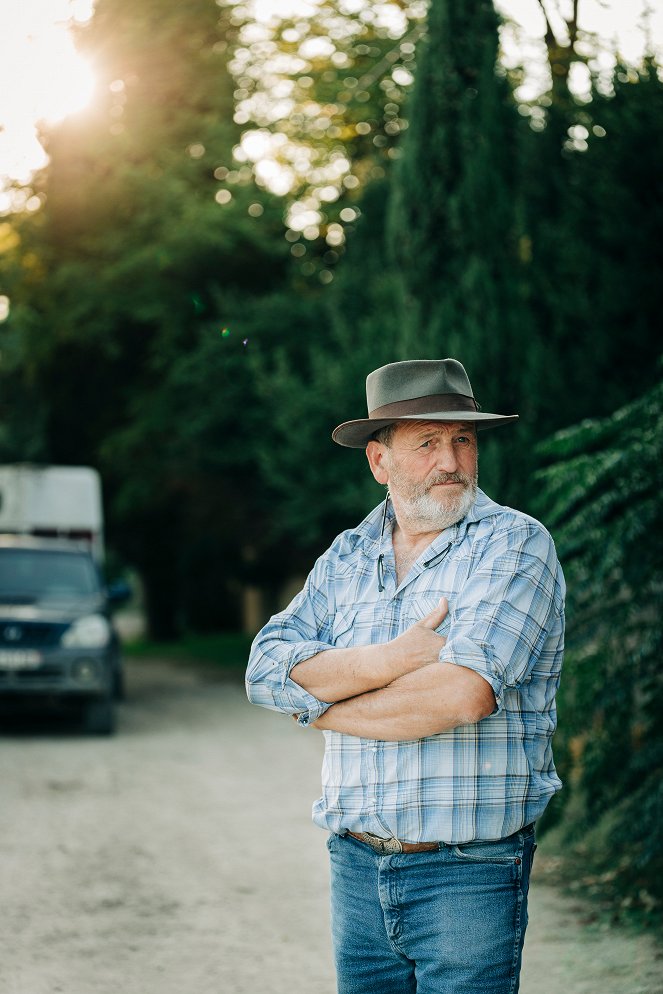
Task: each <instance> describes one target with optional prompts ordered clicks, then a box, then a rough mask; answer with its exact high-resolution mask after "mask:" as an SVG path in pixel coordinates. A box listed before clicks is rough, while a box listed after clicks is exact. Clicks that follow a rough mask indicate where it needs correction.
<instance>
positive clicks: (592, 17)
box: [0, 0, 663, 211]
mask: <svg viewBox="0 0 663 994" xmlns="http://www.w3.org/2000/svg"><path fill="white" fill-rule="evenodd" d="M371 2H372V3H374V4H375V3H376V0H371ZM546 2H547V6H548V9H549V11H550V16H551V18H552V19H553V23H554V25H555V26H556V27H558V26H559V24H560V21H559V18H557V19H555V17H554V12H555V9H556V7H557V5H558V4H559V5H561V7H562V9H564V5H568V6H570V2H571V0H546ZM496 4H497V6H498V8H499V9H500V11H501V12H503V13H504V14H506V15H508V16H509V17H511V18H513V19H514V20H515V21H516V22H517V25H518V27H516V28H515V29H513V30H510V31H509V33H508V34H507V35H506V36H505V37H504V39H503V43H504V46H505V49H506V55H507V58H508V59H509V60H510V59H511V58H513V59H515V60H517V59H518V58H523V57H525V58H526V59H533V60H534V61H536V55H537V52H539V53H540V41H539V42H538V44H537V39H540V38H541V35H542V33H543V19H542V17H541V11H540V8H539V4H538V2H537V0H496ZM362 5H363V3H362V0H339V8H341V9H348V10H350V9H360V8H361V6H362ZM93 6H94V0H2V7H1V9H0V179H1V178H2V176H3V175H4V176H5V177H10V178H14V179H17V180H19V181H26V180H27V179H28V178H29V175H30V172H31V171H32V170H34V169H35V168H38V167H40V166H41V165H43V164H44V162H45V156H44V152H43V149H42V148H41V146H40V145H39V142H38V140H37V131H36V125H37V122H38V121H39V120H44V121H49V122H53V121H57V120H59V119H61V118H62V117H64V116H66V115H67V114H68V113H72V112H73V111H76V110H79V109H81V108H82V107H84V106H85V104H86V103H88V102H89V100H90V99H91V98H92V96H93V92H94V67H93V66H89V65H87V64H86V63H85V62H84V60H83V59H82V58H81V57H80V56H79V55H77V53H76V50H75V47H74V43H73V40H72V36H71V33H70V31H69V28H68V24H73V25H75V24H77V23H78V24H81V23H84V22H85V21H87V20H89V18H90V16H91V14H92V9H93ZM243 6H244V7H248V8H250V9H253V10H254V12H255V15H256V16H257V17H258V18H259V19H261V20H266V19H271V18H273V17H274V16H276V15H277V14H279V13H280V14H282V15H286V14H292V13H293V12H294V13H302V14H306V13H310V12H311V11H312V10H314V9H315V6H316V0H244V4H243ZM378 6H380V4H378ZM381 6H384V7H386V6H387V5H381ZM647 8H648V9H649V15H648V16H649V36H650V40H651V44H650V46H649V47H652V46H653V47H654V49H655V50H656V51H657V52H658V53H659V55H661V57H663V4H661V3H660V0H649V2H648V0H581V2H580V14H581V23H582V27H583V28H584V29H585V30H586V31H592V32H595V33H596V34H597V36H598V37H599V38H600V39H601V41H602V43H603V46H605V48H606V49H608V50H611V51H614V50H615V49H617V48H618V49H619V51H620V52H621V54H622V55H623V56H624V57H625V58H626V59H627V60H628V61H632V62H637V61H638V60H639V59H640V58H641V56H642V54H643V51H644V49H645V48H646V47H647V46H646V36H645V33H644V32H643V29H642V18H643V12H644V11H645V10H646V9H647ZM610 61H611V60H610V59H609V58H608V59H607V65H606V67H608V66H609V64H610ZM582 83H583V81H582V79H579V80H578V86H579V88H580V89H582ZM536 88H537V81H536V78H535V74H534V78H533V79H532V81H531V82H530V84H529V88H525V89H524V91H523V93H522V98H523V99H527V98H528V96H530V95H531V94H532V93H533V92H535V91H536ZM1 210H2V204H1V203H0V211H1Z"/></svg>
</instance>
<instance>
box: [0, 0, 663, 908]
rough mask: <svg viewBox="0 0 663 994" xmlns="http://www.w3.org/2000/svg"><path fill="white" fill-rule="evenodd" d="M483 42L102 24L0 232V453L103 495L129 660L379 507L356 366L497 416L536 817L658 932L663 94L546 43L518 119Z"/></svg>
mask: <svg viewBox="0 0 663 994" xmlns="http://www.w3.org/2000/svg"><path fill="white" fill-rule="evenodd" d="M575 9H576V5H574V10H575ZM387 15H389V16H387ZM498 28H499V19H498V15H497V14H496V12H495V9H494V8H493V4H492V2H490V0H466V2H465V3H463V4H454V3H453V2H452V0H432V2H431V4H430V6H429V8H428V9H427V7H426V5H425V4H423V3H421V2H418V0H411V2H407V0H386V2H384V3H381V4H376V5H366V4H331V3H330V4H326V3H324V2H321V3H320V4H319V5H318V6H317V7H316V8H314V9H313V8H311V9H309V11H308V13H302V14H301V16H298V17H296V18H291V19H284V18H281V19H279V18H275V19H272V20H271V21H269V22H264V21H263V22H258V21H252V20H251V17H250V16H249V13H248V10H247V8H246V7H241V6H232V5H225V4H223V3H221V4H217V3H214V2H213V0H180V2H178V3H174V2H173V3H165V4H164V2H163V0H97V4H96V12H95V16H94V18H93V19H92V21H91V22H90V23H89V24H88V25H86V26H85V27H82V28H80V30H79V39H78V43H79V46H80V48H81V49H82V50H83V51H85V52H86V53H87V54H88V55H89V57H90V58H91V59H92V60H93V62H94V64H95V67H96V72H97V76H98V79H99V86H98V94H97V99H96V101H95V102H94V103H93V104H92V105H91V107H90V108H89V109H88V110H86V111H84V112H80V113H78V114H77V115H75V116H71V117H69V118H68V119H66V120H65V121H64V122H63V123H61V124H59V125H58V126H54V127H52V128H50V130H49V131H48V132H47V133H46V134H45V135H44V143H45V145H46V147H47V150H48V154H49V158H50V161H49V164H48V166H47V167H46V168H45V169H43V170H42V171H41V172H40V173H39V174H38V175H37V176H36V177H35V178H34V180H33V181H32V183H31V189H30V190H29V191H27V192H28V193H30V194H31V196H32V197H33V198H34V197H35V196H36V197H38V198H39V202H40V207H39V209H38V210H32V211H16V213H14V214H13V215H9V216H7V217H5V218H4V220H3V222H2V225H0V281H1V285H0V292H1V293H2V294H5V295H6V296H7V297H8V298H9V301H10V313H9V317H8V318H7V320H6V321H4V323H3V324H2V325H1V326H0V342H1V345H0V348H1V353H2V358H1V362H0V460H1V461H2V462H13V461H26V460H29V461H36V462H52V463H65V464H66V463H71V464H90V465H94V466H96V467H97V468H99V469H100V471H101V472H102V475H103V479H104V485H105V492H106V504H107V519H108V523H107V527H108V538H109V543H110V545H111V547H112V551H113V557H114V560H115V561H119V562H123V563H125V564H126V565H128V566H131V567H132V568H135V569H137V570H138V572H139V573H140V576H141V578H142V581H143V584H144V588H145V595H146V609H147V615H148V621H149V628H150V632H151V634H152V636H153V637H155V638H159V639H162V640H163V639H169V638H170V639H172V638H176V637H178V636H182V635H183V634H185V633H189V634H190V633H192V632H194V633H195V632H197V633H205V632H217V631H233V630H237V629H239V628H242V627H247V626H248V627H251V625H252V623H254V622H255V617H256V610H255V605H256V603H258V605H259V608H258V612H257V613H258V614H260V613H262V615H265V614H267V613H269V612H270V611H271V610H272V609H273V608H275V607H276V606H278V604H279V602H280V600H281V598H282V596H283V591H284V588H286V587H287V585H288V584H289V583H291V582H292V581H293V580H294V579H295V578H297V577H299V576H302V575H303V574H305V572H306V570H307V569H308V567H309V566H310V563H311V561H312V558H313V557H314V556H315V555H317V554H319V553H320V552H321V551H322V550H323V549H324V548H325V547H326V545H327V544H328V542H329V541H330V539H331V538H332V537H333V536H334V535H335V534H336V533H337V532H338V531H339V530H340V529H342V528H345V527H348V526H349V525H351V524H352V523H353V522H355V521H356V520H357V519H358V518H359V517H361V516H363V514H365V513H366V511H367V510H369V509H370V508H371V507H372V506H373V505H374V504H375V503H377V502H378V500H379V499H380V498H381V494H380V492H379V488H378V487H377V486H376V484H375V483H374V482H373V481H372V479H371V478H370V476H369V474H368V473H367V470H366V467H365V464H364V462H363V457H362V455H361V454H360V453H356V452H354V453H353V452H350V451H347V450H344V449H341V448H339V447H335V446H333V445H332V444H331V442H330V440H329V434H330V431H331V429H332V428H333V427H334V425H335V424H337V423H339V422H340V421H342V420H346V419H349V418H352V417H360V416H362V414H363V412H364V410H365V394H364V381H365V377H366V374H367V373H368V372H369V371H370V370H371V369H374V368H376V367H377V366H378V365H380V364H382V363H384V362H388V361H392V360H395V359H402V358H435V357H440V356H446V355H454V356H457V357H458V358H460V359H461V360H462V361H463V363H464V364H465V366H466V368H467V369H468V372H469V374H470V378H471V380H472V383H473V386H474V389H475V393H476V395H477V397H478V399H479V401H480V402H481V405H482V406H483V407H484V409H487V410H499V411H504V412H505V413H510V412H512V411H517V412H519V413H520V414H521V421H520V422H519V424H518V425H517V426H516V427H512V428H510V429H509V430H508V432H504V433H502V432H495V433H488V435H489V436H490V437H486V438H485V440H484V439H482V446H481V479H482V486H483V487H484V489H486V490H487V491H488V492H489V493H490V494H491V496H493V497H494V498H495V499H497V500H499V501H500V502H502V503H512V504H515V505H516V506H518V507H520V508H522V509H523V510H526V511H530V512H532V513H535V514H536V515H537V516H539V517H541V518H542V519H543V521H544V522H545V523H546V524H547V525H548V527H550V529H551V531H552V532H553V535H554V537H555V538H556V540H557V543H558V547H559V551H560V555H561V558H562V562H563V564H564V566H565V568H566V572H567V576H568V580H569V652H568V659H567V667H566V674H565V680H564V682H563V688H562V695H561V700H560V718H561V721H560V730H559V732H558V735H557V738H556V747H557V756H558V758H559V767H560V772H561V774H562V776H563V777H564V779H565V781H566V790H565V791H564V792H563V793H562V795H561V799H560V800H559V802H556V804H555V805H553V807H552V809H551V812H550V815H549V817H548V822H549V825H551V826H552V825H553V824H554V823H555V822H556V825H555V831H563V835H564V838H565V840H566V841H567V842H570V843H571V847H572V849H573V851H575V852H576V853H577V854H578V856H579V858H580V857H582V865H583V873H585V874H590V876H591V875H592V874H593V876H591V879H592V880H594V881H596V880H599V881H601V883H602V886H605V887H606V888H608V889H609V890H610V889H612V890H613V891H614V893H615V894H617V895H618V900H617V901H615V903H614V907H616V908H618V907H620V906H623V907H628V906H633V907H637V908H640V909H641V910H643V911H644V912H646V913H651V914H655V913H656V911H657V909H658V908H659V907H660V901H661V898H662V897H663V894H661V881H662V880H663V872H661V871H662V870H663V867H662V865H661V849H660V846H661V833H660V827H659V826H660V823H661V793H660V791H661V786H660V785H661V780H660V772H661V751H662V749H663V745H662V743H661V731H660V719H659V715H660V713H661V703H663V702H662V701H661V678H660V675H659V672H658V668H657V662H658V659H659V657H660V652H661V634H660V617H661V603H660V601H661V590H662V580H663V578H662V577H661V562H662V558H661V551H662V550H661V534H662V529H661V520H660V513H661V512H660V500H659V493H660V483H661V468H660V467H661V452H660V447H661V442H660V439H661V430H660V429H661V424H660V422H661V416H662V415H661V400H662V394H661V379H662V377H661V365H660V363H659V355H660V352H661V346H660V332H659V331H658V328H659V325H658V321H659V320H660V313H661V293H660V271H661V253H662V248H661V238H660V230H661V225H662V222H663V188H662V187H663V169H662V164H663V132H662V131H661V128H660V120H661V113H662V111H663V83H662V82H661V70H660V67H659V66H657V65H656V63H655V61H654V58H653V56H652V57H649V58H647V59H645V60H644V62H643V64H642V65H641V66H639V67H638V68H633V67H632V66H627V65H622V64H621V63H620V62H619V61H618V62H617V64H616V65H615V67H614V70H612V72H611V74H610V78H609V79H607V80H606V74H605V71H602V73H601V74H599V73H598V70H597V71H596V72H594V70H593V69H591V60H588V57H587V55H586V52H587V45H588V39H586V38H582V37H581V34H580V33H579V31H578V28H577V24H576V23H575V22H573V21H571V20H569V21H568V22H567V23H566V32H565V34H564V36H563V37H562V38H561V39H560V38H559V37H558V34H559V32H558V33H557V35H556V34H555V32H554V31H553V30H552V28H550V26H549V28H548V33H547V35H546V51H547V57H548V70H549V81H550V82H549V86H548V89H547V91H546V92H544V93H542V94H541V95H540V96H539V97H538V98H536V99H535V100H533V101H532V102H531V103H530V104H528V105H524V104H523V102H522V100H519V99H518V98H517V95H516V90H517V86H518V83H519V81H520V80H521V79H522V69H521V68H520V67H515V68H514V67H513V66H511V67H510V68H508V69H507V68H504V63H503V60H500V59H499V58H498V56H499V35H498ZM577 62H582V63H583V64H585V65H589V66H590V70H591V92H590V93H589V95H588V96H587V97H586V98H583V99H579V98H578V97H577V96H574V95H573V93H572V92H571V90H570V88H569V74H570V71H571V68H572V66H573V65H574V64H575V63H577ZM24 199H25V198H24ZM33 202H34V199H33ZM588 419H591V420H588ZM247 591H251V592H252V597H251V599H250V602H251V604H252V605H253V613H252V614H251V612H247ZM256 597H258V598H259V600H258V601H256ZM616 852H618V853H619V855H618V856H616V855H615V853H616Z"/></svg>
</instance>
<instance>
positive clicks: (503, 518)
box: [247, 359, 564, 994]
mask: <svg viewBox="0 0 663 994" xmlns="http://www.w3.org/2000/svg"><path fill="white" fill-rule="evenodd" d="M366 386H367V400H368V412H369V416H368V418H364V419H361V420H357V421H350V422H345V423H344V424H342V425H340V426H339V427H338V428H336V429H335V431H334V433H333V438H334V440H335V441H336V442H338V443H339V444H340V445H346V446H350V447H352V448H365V450H366V455H367V458H368V463H369V466H370V469H371V472H372V474H373V476H374V477H375V479H376V480H377V481H378V483H381V484H383V485H386V486H387V487H388V492H387V497H386V500H385V502H384V506H381V507H378V508H376V509H375V510H374V511H373V512H372V513H371V514H369V515H368V517H367V518H366V519H365V520H364V521H362V522H361V524H360V525H358V526H357V527H356V528H353V529H350V530H348V531H346V532H343V533H342V534H341V535H340V536H339V537H338V538H337V539H336V540H335V542H334V543H333V545H332V546H331V547H330V549H329V550H328V551H327V552H326V553H325V554H324V555H323V556H321V558H320V559H319V560H318V561H317V563H316V564H315V566H314V568H313V570H312V572H311V574H310V576H309V577H308V580H307V582H306V585H305V587H304V589H303V590H302V591H301V593H300V594H298V595H297V597H295V599H294V600H293V601H292V603H291V604H290V605H289V607H287V608H286V610H285V611H283V612H281V613H280V614H278V615H275V616H274V617H273V618H272V619H271V620H270V621H269V623H268V624H267V625H266V626H265V628H263V630H262V631H261V632H260V633H259V635H258V636H257V638H256V640H255V642H254V644H253V648H252V652H251V659H250V662H249V668H248V671H247V690H248V694H249V698H250V700H251V701H253V702H254V703H256V704H261V705H263V706H265V707H269V708H274V709H276V710H278V711H281V712H283V713H285V714H290V715H292V716H293V717H295V718H296V720H297V721H298V722H299V724H300V725H303V726H310V727H314V728H318V729H322V730H323V731H324V735H325V740H326V748H325V758H324V764H323V785H322V797H321V798H320V799H319V800H318V801H317V802H316V803H315V804H314V807H313V819H314V821H315V822H316V824H318V825H320V827H322V828H324V829H326V830H327V831H328V832H329V833H330V835H329V840H328V848H329V851H330V857H331V899H332V936H333V944H334V952H335V958H336V969H337V976H338V991H339V994H414V992H417V994H482V992H490V994H513V992H515V991H517V990H518V978H519V973H520V962H521V953H522V946H523V940H524V934H525V928H526V925H527V890H528V883H529V874H530V869H531V864H532V858H533V854H534V849H535V848H536V846H535V842H534V823H535V821H536V819H537V818H539V817H540V815H541V814H542V813H543V811H544V809H545V807H546V805H547V803H548V801H549V800H550V798H551V797H552V796H553V794H554V793H555V792H556V791H557V790H559V789H560V787H561V784H560V781H559V779H558V777H557V775H556V773H555V768H554V764H553V758H552V751H551V738H552V734H553V732H554V729H555V723H556V712H555V692H556V689H557V685H558V682H559V674H560V669H561V662H562V651H563V634H564V581H563V577H562V573H561V569H560V566H559V563H558V561H557V557H556V554H555V549H554V546H553V543H552V540H551V538H550V536H549V535H548V533H547V532H546V531H545V529H544V528H543V526H542V525H541V524H539V522H537V521H535V520H534V519H533V518H530V517H528V516H527V515H525V514H522V513H520V512H518V511H514V510H512V509H511V508H506V507H501V506H500V505H498V504H496V503H494V502H493V501H492V500H490V499H489V498H488V497H487V496H486V495H485V494H484V493H482V491H481V490H479V489H478V488H477V430H478V429H486V428H492V427H496V426H498V425H503V424H507V423H509V422H513V421H515V420H516V419H517V416H516V415H499V414H489V413H486V412H482V411H479V409H478V405H477V404H476V402H475V400H474V395H473V392H472V388H471V386H470V383H469V380H468V378H467V375H466V373H465V370H464V369H463V367H462V366H461V364H460V363H459V362H457V361H456V360H454V359H444V360H418V361H411V362H397V363H390V364H389V365H387V366H383V367H381V368H380V369H378V370H375V371H374V372H373V373H371V374H370V375H369V377H368V379H367V385H366Z"/></svg>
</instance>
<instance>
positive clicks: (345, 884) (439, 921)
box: [327, 826, 536, 994]
mask: <svg viewBox="0 0 663 994" xmlns="http://www.w3.org/2000/svg"><path fill="white" fill-rule="evenodd" d="M327 848H328V849H329V853H330V858H331V924H332V940H333V946H334V956H335V961H336V973H337V979H338V994H515V992H517V990H518V979H519V974H520V963H521V954H522V948H523V941H524V938H525V928H526V926H527V890H528V885H529V875H530V869H531V865H532V859H533V856H534V850H535V848H536V845H535V842H534V829H533V827H531V826H530V827H529V828H528V829H523V830H522V831H520V832H516V833H515V834H514V835H510V836H509V837H508V838H506V839H500V840H499V841H496V842H470V843H464V844H462V845H458V846H453V845H446V844H445V843H442V842H441V843H440V844H439V849H438V850H435V851H433V852H421V853H402V854H398V855H391V856H380V855H378V854H377V853H376V852H374V851H373V850H372V849H371V848H370V847H369V846H367V845H366V844H365V843H363V842H359V841H357V840H356V839H353V838H352V837H351V836H347V835H346V836H341V835H331V836H330V837H329V840H328V842H327Z"/></svg>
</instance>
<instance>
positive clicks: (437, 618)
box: [419, 597, 449, 629]
mask: <svg viewBox="0 0 663 994" xmlns="http://www.w3.org/2000/svg"><path fill="white" fill-rule="evenodd" d="M448 613H449V601H448V600H447V599H446V597H443V598H442V599H441V600H440V603H439V604H438V605H437V607H436V608H434V609H433V610H432V611H431V612H430V614H427V615H426V617H425V618H422V619H421V621H420V622H419V624H420V625H423V627H424V628H432V629H435V628H437V627H438V625H441V624H442V622H443V621H444V619H445V618H446V616H447V614H448Z"/></svg>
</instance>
